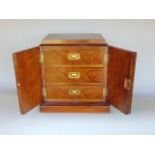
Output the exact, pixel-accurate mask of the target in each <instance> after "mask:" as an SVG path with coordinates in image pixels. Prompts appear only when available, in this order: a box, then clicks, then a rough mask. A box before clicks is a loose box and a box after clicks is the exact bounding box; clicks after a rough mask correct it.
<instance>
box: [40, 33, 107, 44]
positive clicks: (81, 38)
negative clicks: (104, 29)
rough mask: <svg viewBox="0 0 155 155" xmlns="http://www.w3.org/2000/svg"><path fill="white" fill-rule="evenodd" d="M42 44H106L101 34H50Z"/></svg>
mask: <svg viewBox="0 0 155 155" xmlns="http://www.w3.org/2000/svg"><path fill="white" fill-rule="evenodd" d="M41 44H47V45H48V44H49V45H50V44H51V45H52V44H106V41H105V39H104V38H103V37H102V35H101V34H95V33H92V34H48V35H47V36H46V37H45V38H44V39H43V40H42V43H41Z"/></svg>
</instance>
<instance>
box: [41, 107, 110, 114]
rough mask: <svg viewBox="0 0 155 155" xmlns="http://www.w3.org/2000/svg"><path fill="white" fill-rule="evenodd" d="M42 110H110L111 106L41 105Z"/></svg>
mask: <svg viewBox="0 0 155 155" xmlns="http://www.w3.org/2000/svg"><path fill="white" fill-rule="evenodd" d="M40 111H41V112H79V113H81V112H88V113H89V112H93V113H94V112H96V113H98V112H102V113H103V112H109V111H110V109H109V106H40Z"/></svg>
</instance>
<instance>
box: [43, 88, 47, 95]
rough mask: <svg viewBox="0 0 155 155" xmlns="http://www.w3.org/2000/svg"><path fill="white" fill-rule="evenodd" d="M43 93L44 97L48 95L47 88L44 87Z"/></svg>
mask: <svg viewBox="0 0 155 155" xmlns="http://www.w3.org/2000/svg"><path fill="white" fill-rule="evenodd" d="M42 95H43V97H45V96H47V92H46V88H42Z"/></svg>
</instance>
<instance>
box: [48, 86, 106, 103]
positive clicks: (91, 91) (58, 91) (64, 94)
mask: <svg viewBox="0 0 155 155" xmlns="http://www.w3.org/2000/svg"><path fill="white" fill-rule="evenodd" d="M46 99H47V100H52V101H53V100H54V101H58V100H59V101H61V100H63V101H65V100H66V101H68V100H74V101H75V100H79V101H93V100H94V101H104V97H103V86H102V85H100V86H82V85H81V86H75V85H71V86H70V85H61V86H58V85H55V86H51V85H47V96H46Z"/></svg>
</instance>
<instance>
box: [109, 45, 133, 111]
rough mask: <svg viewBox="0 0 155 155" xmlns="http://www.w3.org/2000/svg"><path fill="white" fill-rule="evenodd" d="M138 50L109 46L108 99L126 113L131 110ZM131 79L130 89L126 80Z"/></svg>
mask: <svg viewBox="0 0 155 155" xmlns="http://www.w3.org/2000/svg"><path fill="white" fill-rule="evenodd" d="M135 62H136V52H130V51H128V50H124V49H121V48H117V47H109V64H108V101H109V102H110V103H111V104H112V105H113V106H114V107H116V108H117V109H118V110H120V111H122V112H123V113H125V114H128V113H130V112H131V104H132V93H133V82H134V72H135ZM126 78H128V79H130V80H131V83H130V88H129V90H127V89H125V88H124V80H125V79H126Z"/></svg>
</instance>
